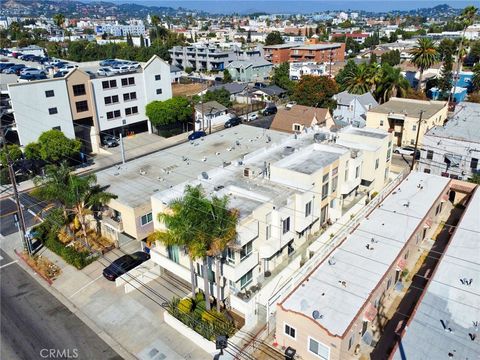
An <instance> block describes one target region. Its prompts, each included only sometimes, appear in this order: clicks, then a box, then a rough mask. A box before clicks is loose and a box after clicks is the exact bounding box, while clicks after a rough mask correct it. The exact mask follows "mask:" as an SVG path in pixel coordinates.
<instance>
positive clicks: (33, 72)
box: [20, 68, 45, 75]
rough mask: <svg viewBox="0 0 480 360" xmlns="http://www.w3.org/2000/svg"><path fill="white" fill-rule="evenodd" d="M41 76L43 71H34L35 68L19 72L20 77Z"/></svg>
mask: <svg viewBox="0 0 480 360" xmlns="http://www.w3.org/2000/svg"><path fill="white" fill-rule="evenodd" d="M28 74H30V75H41V74H45V72H44V71H43V70H40V69H36V68H24V69H22V70H21V71H20V75H28Z"/></svg>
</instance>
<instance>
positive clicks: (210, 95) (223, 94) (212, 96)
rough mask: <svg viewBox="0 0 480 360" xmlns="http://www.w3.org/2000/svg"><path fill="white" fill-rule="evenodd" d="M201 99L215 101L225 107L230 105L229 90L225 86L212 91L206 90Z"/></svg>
mask: <svg viewBox="0 0 480 360" xmlns="http://www.w3.org/2000/svg"><path fill="white" fill-rule="evenodd" d="M203 101H204V102H207V101H216V102H218V103H219V104H222V105H223V106H225V107H230V106H232V101H231V100H230V92H229V91H228V90H227V89H225V88H223V87H222V88H220V89H216V90H213V91H207V92H206V93H205V94H204V95H203Z"/></svg>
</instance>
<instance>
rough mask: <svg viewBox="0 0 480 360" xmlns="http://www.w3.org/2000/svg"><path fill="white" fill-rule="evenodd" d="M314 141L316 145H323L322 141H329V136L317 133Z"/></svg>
mask: <svg viewBox="0 0 480 360" xmlns="http://www.w3.org/2000/svg"><path fill="white" fill-rule="evenodd" d="M313 140H314V141H315V142H316V143H321V142H322V141H325V140H327V134H325V133H316V134H314V135H313Z"/></svg>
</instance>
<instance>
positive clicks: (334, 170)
mask: <svg viewBox="0 0 480 360" xmlns="http://www.w3.org/2000/svg"><path fill="white" fill-rule="evenodd" d="M337 174H338V167H336V168H335V169H333V170H332V176H335V175H337Z"/></svg>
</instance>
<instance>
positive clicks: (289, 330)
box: [285, 324, 297, 339]
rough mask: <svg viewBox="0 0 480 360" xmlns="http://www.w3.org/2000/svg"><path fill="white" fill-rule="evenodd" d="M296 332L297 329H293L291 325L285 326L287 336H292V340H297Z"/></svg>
mask: <svg viewBox="0 0 480 360" xmlns="http://www.w3.org/2000/svg"><path fill="white" fill-rule="evenodd" d="M296 332H297V331H296V330H295V328H293V327H291V326H290V325H288V324H285V334H286V335H288V336H290V337H291V338H294V339H295V335H296Z"/></svg>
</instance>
